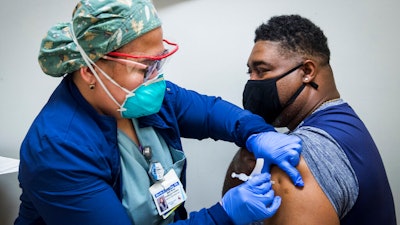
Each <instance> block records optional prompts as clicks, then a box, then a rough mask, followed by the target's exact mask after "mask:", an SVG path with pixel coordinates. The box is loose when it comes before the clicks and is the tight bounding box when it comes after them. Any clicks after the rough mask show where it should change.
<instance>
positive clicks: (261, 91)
mask: <svg viewBox="0 0 400 225" xmlns="http://www.w3.org/2000/svg"><path fill="white" fill-rule="evenodd" d="M301 66H303V64H300V65H298V66H296V67H294V68H293V69H291V70H289V71H288V72H286V73H284V74H282V75H280V76H278V77H274V78H270V79H265V80H248V81H247V83H246V86H245V88H244V91H243V107H244V108H245V109H247V110H249V111H251V112H252V113H254V114H257V115H260V116H261V117H262V118H264V120H265V122H267V123H269V124H272V123H273V122H274V121H275V119H276V118H277V117H278V116H279V114H281V112H282V111H283V110H284V109H285V108H286V107H287V106H288V105H290V104H291V103H293V102H294V100H295V99H296V98H297V96H299V94H300V93H301V91H302V90H303V89H304V87H305V84H304V83H303V84H302V85H301V86H300V87H299V88H298V89H297V91H296V92H295V93H294V94H293V95H292V97H291V98H290V99H289V100H288V101H287V102H286V103H285V104H281V102H280V101H279V94H278V88H277V86H276V82H277V81H278V80H279V79H281V78H283V77H285V76H287V75H289V74H290V73H292V72H294V71H295V70H297V69H299V68H300V67H301Z"/></svg>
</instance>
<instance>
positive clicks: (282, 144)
mask: <svg viewBox="0 0 400 225" xmlns="http://www.w3.org/2000/svg"><path fill="white" fill-rule="evenodd" d="M246 147H247V149H248V150H249V151H250V152H253V154H254V156H255V157H256V158H264V168H263V170H262V172H268V173H269V172H270V167H271V164H276V165H277V166H278V167H279V168H281V169H282V170H283V171H285V172H286V173H287V174H288V175H289V177H290V179H291V180H292V181H293V183H294V184H295V185H296V186H301V187H303V186H304V182H303V179H302V178H301V175H300V172H299V171H298V170H297V169H296V168H295V167H296V166H297V165H298V164H299V162H300V153H301V150H302V144H301V139H300V138H298V137H296V136H294V135H286V134H281V133H278V132H264V133H259V134H253V135H251V136H250V137H249V138H248V139H247V141H246Z"/></svg>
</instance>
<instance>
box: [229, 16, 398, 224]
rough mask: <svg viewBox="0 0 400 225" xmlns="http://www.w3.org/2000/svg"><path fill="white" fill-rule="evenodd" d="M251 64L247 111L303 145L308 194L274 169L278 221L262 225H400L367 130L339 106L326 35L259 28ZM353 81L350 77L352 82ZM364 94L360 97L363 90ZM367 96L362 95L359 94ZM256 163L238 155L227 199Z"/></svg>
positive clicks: (280, 23) (299, 28)
mask: <svg viewBox="0 0 400 225" xmlns="http://www.w3.org/2000/svg"><path fill="white" fill-rule="evenodd" d="M255 34H256V37H255V44H254V46H253V50H252V52H251V54H250V57H249V59H248V64H247V66H248V69H249V71H248V73H249V76H250V79H249V81H248V82H247V84H246V86H245V89H244V92H243V106H244V108H245V109H248V110H250V111H252V112H253V113H256V114H259V115H261V116H262V117H263V118H264V119H265V121H267V122H268V123H271V124H273V125H274V126H275V127H286V128H287V129H289V132H288V133H289V134H290V135H296V136H298V137H300V138H301V139H302V141H303V152H302V157H301V159H300V163H299V165H298V167H297V169H298V170H299V171H300V173H301V175H302V176H303V180H304V187H296V186H294V185H293V184H292V182H291V181H290V179H289V177H287V175H286V174H285V173H283V172H282V171H281V170H280V169H278V168H277V167H275V166H273V167H271V168H269V166H268V165H267V168H264V169H266V170H270V172H271V175H272V178H271V180H273V181H275V184H274V185H273V189H274V190H275V194H276V195H279V196H281V197H282V204H281V207H280V209H279V210H278V213H277V214H276V215H275V216H274V217H272V218H271V219H268V220H265V221H264V224H277V225H286V224H287V225H289V224H290V225H293V224H307V225H321V224H324V225H337V224H342V225H351V224H353V225H354V224H362V225H376V224H385V225H396V216H395V210H394V202H393V196H392V192H391V189H390V186H389V182H388V179H387V175H386V171H385V168H384V165H383V163H382V159H381V157H380V154H379V151H378V149H377V147H376V145H375V143H374V141H373V139H372V137H371V135H370V134H369V132H368V130H367V128H366V127H365V125H364V124H363V122H362V121H361V120H360V118H359V117H358V116H357V114H356V113H355V112H354V111H353V109H352V108H351V107H350V106H349V104H348V103H346V102H345V101H344V100H343V99H341V98H340V94H339V92H338V90H337V89H336V85H335V81H334V77H333V72H332V68H331V66H330V63H329V61H330V50H329V48H328V44H327V38H326V37H325V35H324V33H323V31H322V30H321V29H320V28H319V27H318V26H316V25H315V24H314V23H313V22H311V21H310V20H308V19H306V18H303V17H301V16H298V15H284V16H276V17H272V18H271V19H270V20H269V21H268V22H267V23H264V24H262V25H260V26H259V27H258V28H257V30H256V32H255ZM348 76H350V75H348ZM361 91H362V90H361ZM361 94H362V93H361ZM255 163H256V161H255V158H254V156H253V155H252V153H249V152H248V151H247V150H246V149H240V150H239V151H238V153H237V154H236V155H235V157H234V158H233V160H232V163H231V165H230V166H229V168H228V171H227V174H226V177H225V183H224V187H223V193H225V192H226V191H227V190H229V189H230V188H231V187H234V186H236V185H238V184H240V183H241V181H240V180H238V179H236V178H232V177H231V174H232V172H235V173H246V174H248V175H249V174H250V173H251V172H252V170H253V168H254V165H255Z"/></svg>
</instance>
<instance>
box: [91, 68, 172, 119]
mask: <svg viewBox="0 0 400 225" xmlns="http://www.w3.org/2000/svg"><path fill="white" fill-rule="evenodd" d="M94 66H95V67H96V68H97V69H98V70H100V71H101V72H102V73H103V76H105V77H106V78H107V79H108V80H109V81H110V82H111V83H113V84H114V85H116V86H118V87H119V88H121V90H123V91H124V92H125V93H126V96H125V101H124V102H123V103H122V105H121V104H119V103H118V101H117V100H116V99H115V98H114V97H113V96H112V94H111V93H110V92H109V91H108V89H107V88H106V87H105V85H104V84H103V83H102V81H101V80H99V79H98V81H99V83H100V84H101V86H102V87H103V89H104V91H105V92H106V93H107V95H108V96H109V97H110V98H111V99H112V100H113V101H114V102H115V104H117V105H118V106H119V109H118V111H120V113H121V117H122V118H127V119H132V118H139V117H142V116H148V115H152V114H155V113H157V112H158V111H160V109H161V105H162V102H163V99H164V94H165V89H166V84H165V80H164V75H163V74H159V75H157V76H156V77H155V78H153V79H151V80H147V81H146V82H144V83H142V84H141V85H139V86H138V87H136V88H135V89H133V90H132V91H129V90H127V89H126V88H124V87H122V86H121V85H119V84H118V83H117V82H115V81H114V80H113V79H112V78H111V77H110V76H109V75H108V74H107V73H106V72H104V71H103V70H102V69H101V68H99V67H98V66H97V65H96V64H94ZM92 72H93V71H92ZM95 72H96V71H94V72H93V73H95Z"/></svg>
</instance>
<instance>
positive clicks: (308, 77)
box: [302, 60, 316, 84]
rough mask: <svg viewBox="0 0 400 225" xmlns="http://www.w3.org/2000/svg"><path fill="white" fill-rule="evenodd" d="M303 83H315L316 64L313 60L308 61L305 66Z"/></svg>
mask: <svg viewBox="0 0 400 225" xmlns="http://www.w3.org/2000/svg"><path fill="white" fill-rule="evenodd" d="M302 68H303V72H304V75H303V82H304V83H306V84H308V83H310V82H313V80H314V79H315V75H316V64H315V62H314V61H313V60H306V61H305V62H304V65H303V67H302Z"/></svg>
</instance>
